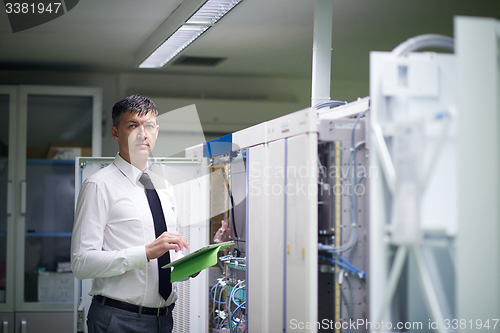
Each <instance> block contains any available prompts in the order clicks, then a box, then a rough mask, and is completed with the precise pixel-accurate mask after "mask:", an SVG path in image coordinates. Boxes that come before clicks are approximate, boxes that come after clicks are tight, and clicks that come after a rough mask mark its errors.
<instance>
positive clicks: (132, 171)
mask: <svg viewBox="0 0 500 333" xmlns="http://www.w3.org/2000/svg"><path fill="white" fill-rule="evenodd" d="M113 163H114V164H115V165H116V167H117V168H118V169H120V171H121V172H122V173H123V174H124V175H125V176H126V177H127V178H128V179H129V180H130V181H131V182H132V184H134V185H137V183H138V182H139V178H141V176H142V171H141V170H139V169H138V168H137V167H135V166H133V165H132V164H130V163H129V162H127V161H125V160H124V159H123V157H121V156H120V153H117V154H116V156H115V160H114V162H113Z"/></svg>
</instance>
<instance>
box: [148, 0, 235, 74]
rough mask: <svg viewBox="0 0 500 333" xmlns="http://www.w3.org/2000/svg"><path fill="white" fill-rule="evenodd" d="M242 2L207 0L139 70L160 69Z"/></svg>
mask: <svg viewBox="0 0 500 333" xmlns="http://www.w3.org/2000/svg"><path fill="white" fill-rule="evenodd" d="M241 1H243V0H208V1H207V2H205V4H203V6H201V7H200V8H199V9H198V10H197V11H196V12H195V13H194V14H193V15H192V16H191V17H190V18H189V19H188V20H186V21H185V22H184V24H182V25H181V27H180V28H179V29H177V30H176V31H175V32H174V33H173V34H172V35H170V37H168V38H167V40H165V41H164V42H163V43H162V44H161V45H160V46H159V47H158V48H157V49H156V50H154V51H153V53H151V54H150V55H149V57H147V58H146V60H144V61H143V62H142V63H141V64H140V65H139V67H140V68H160V67H163V66H164V65H165V64H166V63H167V62H169V61H170V60H172V59H173V58H174V57H175V56H176V55H178V54H179V53H180V52H181V51H182V50H184V49H185V48H186V47H187V46H188V45H189V44H191V43H192V42H194V41H195V40H196V38H198V37H199V36H201V35H202V34H203V33H204V32H205V31H207V30H208V29H209V28H210V27H211V26H213V25H214V24H215V23H216V22H217V21H219V20H220V19H221V18H222V17H223V16H224V15H226V14H227V13H228V12H229V11H230V10H231V9H233V8H234V7H235V6H236V5H237V4H239V3H240V2H241Z"/></svg>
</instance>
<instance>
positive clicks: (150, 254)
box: [146, 231, 189, 260]
mask: <svg viewBox="0 0 500 333" xmlns="http://www.w3.org/2000/svg"><path fill="white" fill-rule="evenodd" d="M183 248H186V249H189V243H188V241H187V240H186V239H185V238H184V237H182V236H181V235H179V234H174V233H171V232H167V231H165V232H164V233H162V234H161V235H160V237H158V238H157V239H155V240H154V241H153V242H152V243H151V244H148V245H146V257H147V258H148V260H151V259H156V258H159V257H161V256H162V255H164V254H165V253H166V252H167V251H168V250H175V252H179V251H182V249H183Z"/></svg>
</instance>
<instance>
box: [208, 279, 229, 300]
mask: <svg viewBox="0 0 500 333" xmlns="http://www.w3.org/2000/svg"><path fill="white" fill-rule="evenodd" d="M218 285H219V284H218V283H217V284H214V286H213V287H212V289H210V298H211V299H212V301H214V302H215V303H219V304H226V302H220V301H217V300H215V299H214V297H213V296H212V293H213V291H214V289H215V287H217V286H218Z"/></svg>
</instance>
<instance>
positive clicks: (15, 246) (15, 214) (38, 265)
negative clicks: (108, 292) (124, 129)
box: [0, 86, 101, 333]
mask: <svg viewBox="0 0 500 333" xmlns="http://www.w3.org/2000/svg"><path fill="white" fill-rule="evenodd" d="M0 115H1V117H2V120H4V121H3V122H1V125H0V126H1V128H0V132H1V133H0V187H1V189H0V332H15V333H18V332H19V333H20V332H22V333H30V332H42V333H43V332H55V331H57V332H71V331H72V330H73V325H74V323H73V321H74V319H73V303H74V293H73V289H74V287H73V285H74V277H73V274H72V273H71V272H70V271H69V270H68V265H67V263H68V262H69V260H70V242H71V230H72V225H73V215H74V193H75V188H74V178H75V173H74V165H75V164H74V158H73V159H72V160H71V159H69V160H68V159H60V160H54V159H48V158H47V153H48V148H49V146H50V144H51V143H52V142H61V141H62V142H69V141H71V142H85V143H88V144H91V145H92V151H93V154H94V156H96V155H100V147H101V137H100V135H101V128H100V126H101V91H100V89H99V88H89V87H57V86H0ZM7 119H8V121H5V120H7ZM63 158H64V157H63ZM65 263H66V264H65Z"/></svg>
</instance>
